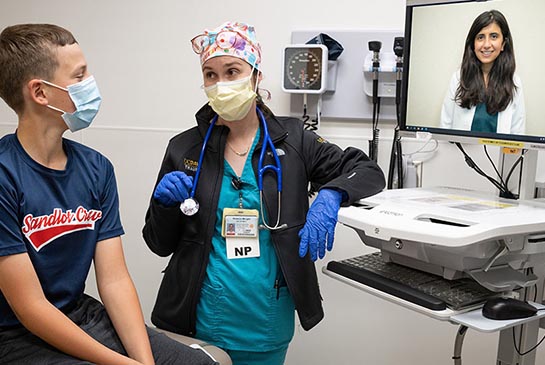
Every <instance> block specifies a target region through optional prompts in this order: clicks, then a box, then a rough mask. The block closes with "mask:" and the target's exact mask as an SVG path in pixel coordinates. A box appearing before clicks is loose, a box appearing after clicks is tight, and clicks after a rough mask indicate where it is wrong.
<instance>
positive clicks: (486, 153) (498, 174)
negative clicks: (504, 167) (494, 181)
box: [483, 145, 507, 187]
mask: <svg viewBox="0 0 545 365" xmlns="http://www.w3.org/2000/svg"><path fill="white" fill-rule="evenodd" d="M483 148H484V154H485V155H486V158H487V159H488V161H490V164H491V165H492V167H493V168H494V171H496V176H498V178H499V179H500V183H501V184H502V185H503V186H505V187H507V184H506V183H505V181H504V180H503V177H502V176H501V174H500V172H499V171H498V168H497V167H496V164H495V163H494V161H492V158H491V157H490V154H489V153H488V148H487V147H486V145H484V146H483Z"/></svg>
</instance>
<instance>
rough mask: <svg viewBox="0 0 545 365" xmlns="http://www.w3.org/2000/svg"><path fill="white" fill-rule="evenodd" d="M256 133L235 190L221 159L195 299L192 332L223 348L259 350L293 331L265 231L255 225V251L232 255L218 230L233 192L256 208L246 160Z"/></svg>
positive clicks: (233, 203)
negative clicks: (207, 247)
mask: <svg viewBox="0 0 545 365" xmlns="http://www.w3.org/2000/svg"><path fill="white" fill-rule="evenodd" d="M258 137H259V129H258V131H257V135H256V137H255V138H254V143H253V145H252V147H251V149H250V152H249V154H248V158H247V159H246V163H245V165H244V168H243V171H242V176H240V180H241V181H242V184H241V188H240V190H235V188H234V187H233V186H232V184H231V181H232V179H233V178H235V179H236V178H238V177H237V175H236V174H235V172H234V170H233V169H232V167H231V166H230V165H229V163H228V162H227V161H224V167H225V168H224V175H223V179H222V185H221V191H220V197H219V202H218V209H217V212H216V225H215V231H214V236H213V237H212V250H211V252H210V260H209V263H208V266H207V268H206V277H205V279H204V282H203V287H202V290H201V297H200V300H199V303H198V305H197V333H196V337H197V338H199V339H201V340H205V341H207V342H209V343H212V344H214V345H216V346H219V347H221V348H223V349H229V350H237V351H254V352H263V351H271V350H274V349H278V348H279V347H282V346H285V345H287V344H288V343H289V342H290V341H291V339H292V337H293V331H294V316H295V307H294V304H293V300H292V298H291V296H290V294H289V292H288V290H287V287H286V286H285V283H284V280H283V278H282V273H281V270H280V267H279V264H278V259H277V257H276V253H275V250H274V247H273V244H272V240H271V234H270V232H269V230H266V229H261V230H259V249H260V257H255V258H238V259H232V260H230V259H228V258H227V253H226V243H225V238H224V237H222V235H221V228H222V219H223V209H224V208H238V207H239V193H241V194H242V207H243V208H244V209H257V210H258V211H260V204H259V190H258V187H257V181H256V178H255V175H254V171H253V168H252V164H251V160H252V158H251V157H252V155H253V153H254V150H255V146H256V144H257V140H258ZM259 223H260V224H261V223H262V217H261V212H260V217H259ZM279 283H280V285H279Z"/></svg>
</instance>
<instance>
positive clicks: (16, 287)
mask: <svg viewBox="0 0 545 365" xmlns="http://www.w3.org/2000/svg"><path fill="white" fill-rule="evenodd" d="M0 290H1V291H2V293H3V294H4V297H5V298H6V300H7V302H8V303H9V305H10V307H11V309H12V310H13V311H14V312H15V315H16V316H17V318H18V319H19V321H20V322H21V323H22V324H23V326H25V327H26V328H27V329H28V330H29V331H30V332H32V333H33V334H35V335H36V336H38V337H40V338H41V339H42V340H44V341H45V342H47V343H49V344H50V345H52V346H53V347H55V348H57V349H59V350H61V351H62V352H64V353H66V354H69V355H71V356H74V357H76V358H80V359H84V360H87V361H91V362H93V363H97V364H127V365H136V364H139V363H138V362H136V361H134V360H132V359H129V358H127V357H126V356H123V355H121V354H119V353H117V352H115V351H112V350H110V349H109V348H107V347H106V346H103V345H102V344H100V343H99V342H97V341H96V340H94V339H93V338H92V337H91V336H89V335H88V334H87V333H85V332H84V331H83V330H82V329H81V328H79V327H78V326H77V325H76V324H75V323H74V322H72V321H71V320H70V319H69V318H68V317H67V316H65V315H64V314H63V313H62V312H61V311H60V310H58V309H57V308H56V307H55V306H54V305H52V304H51V303H50V302H49V301H48V300H47V298H46V297H45V295H44V293H43V290H42V287H41V285H40V281H39V279H38V276H37V275H36V272H35V270H34V267H33V266H32V262H31V261H30V257H29V256H28V254H27V253H20V254H15V255H9V256H3V257H0Z"/></svg>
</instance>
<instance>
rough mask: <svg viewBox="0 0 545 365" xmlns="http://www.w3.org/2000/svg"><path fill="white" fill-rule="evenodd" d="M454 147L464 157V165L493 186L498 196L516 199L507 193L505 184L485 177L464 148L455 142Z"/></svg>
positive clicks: (487, 176)
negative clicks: (497, 191)
mask: <svg viewBox="0 0 545 365" xmlns="http://www.w3.org/2000/svg"><path fill="white" fill-rule="evenodd" d="M455 145H456V147H458V149H459V150H460V152H462V154H463V155H464V158H465V162H466V164H467V165H468V166H469V167H470V168H472V169H473V170H475V172H477V173H478V174H479V175H481V176H482V177H484V178H485V179H487V180H488V181H489V182H490V183H492V185H494V186H495V187H496V188H497V189H498V190H499V191H500V195H501V196H502V197H505V198H508V199H515V198H516V197H515V195H514V194H513V193H512V192H511V191H509V189H508V187H507V185H504V184H505V182H504V181H501V182H500V181H498V180H496V179H494V178H493V177H491V176H489V175H487V174H486V173H485V172H484V171H483V170H481V168H480V167H479V166H478V165H477V164H476V163H475V161H473V159H472V158H471V156H469V155H468V154H467V153H466V151H465V150H464V148H463V147H462V145H461V144H460V142H455Z"/></svg>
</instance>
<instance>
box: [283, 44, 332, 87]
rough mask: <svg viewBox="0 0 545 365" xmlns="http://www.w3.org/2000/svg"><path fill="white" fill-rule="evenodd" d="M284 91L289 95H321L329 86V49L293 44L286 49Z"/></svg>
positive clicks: (314, 45)
mask: <svg viewBox="0 0 545 365" xmlns="http://www.w3.org/2000/svg"><path fill="white" fill-rule="evenodd" d="M282 67H283V71H284V72H283V75H284V80H283V82H282V90H284V91H285V92H288V93H300V94H321V93H323V92H324V91H325V90H326V86H327V85H326V84H327V47H326V46H324V45H322V44H293V45H289V46H286V47H285V48H284V59H283V62H282Z"/></svg>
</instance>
